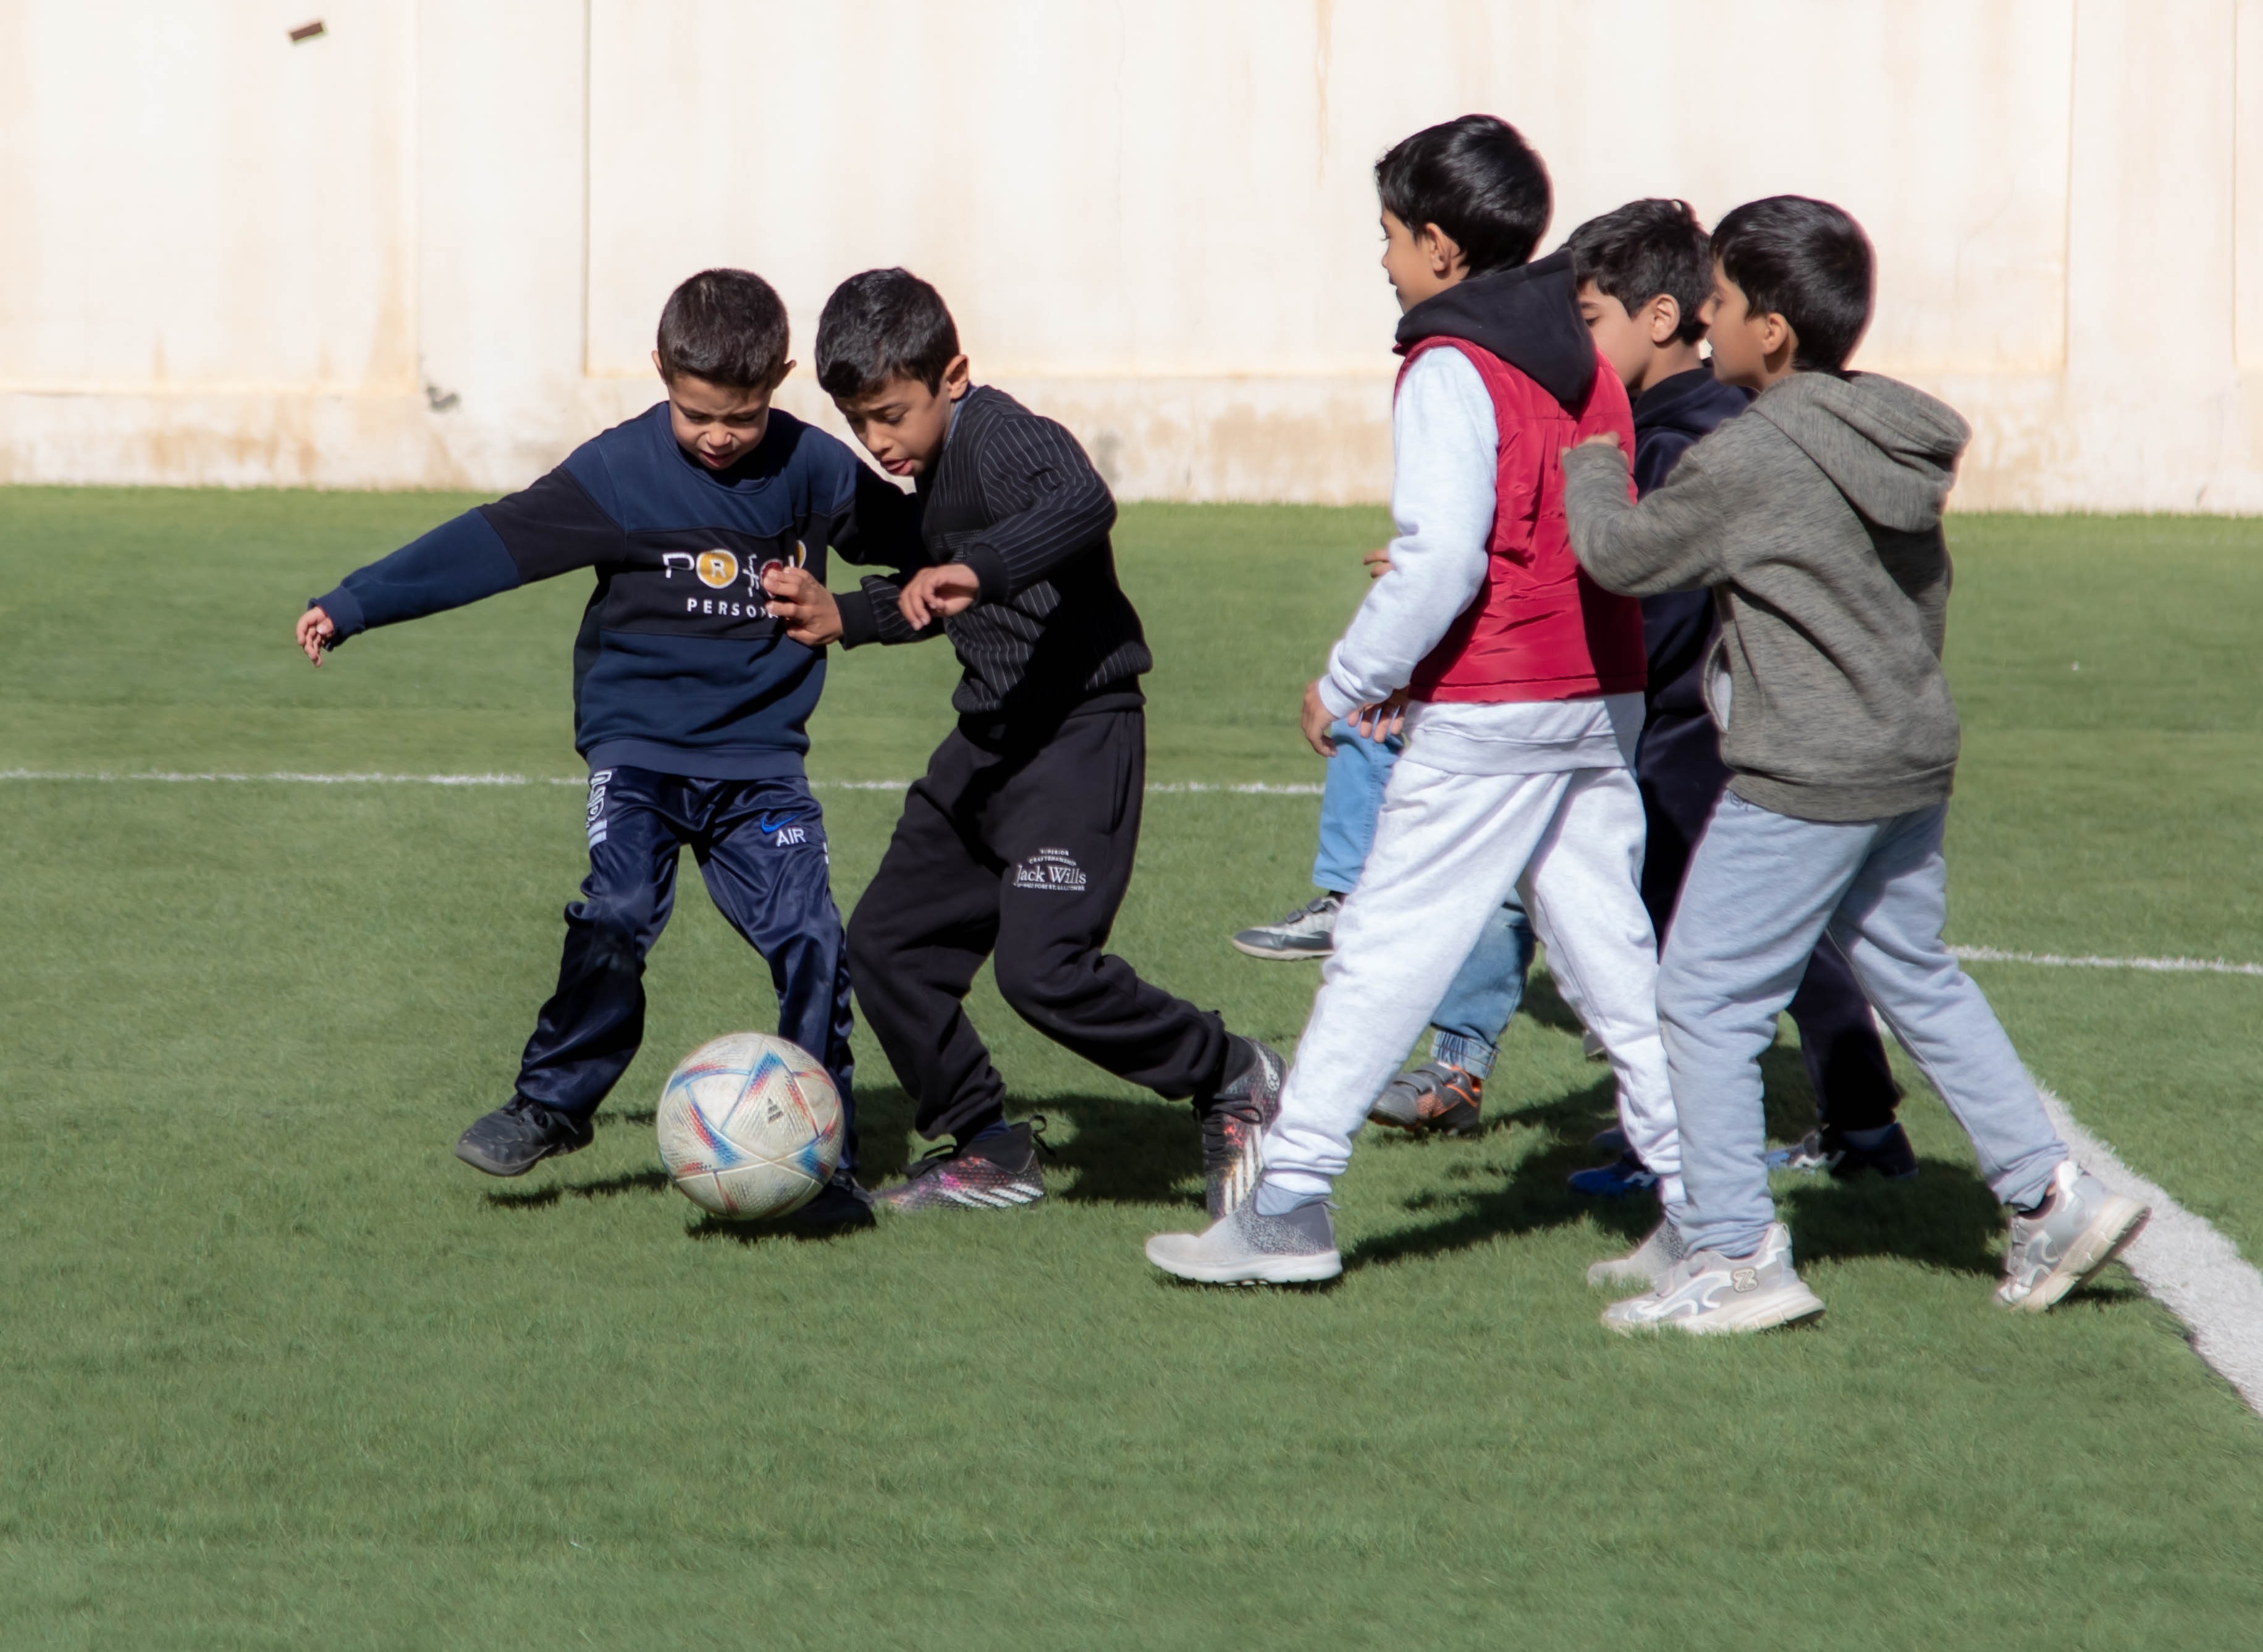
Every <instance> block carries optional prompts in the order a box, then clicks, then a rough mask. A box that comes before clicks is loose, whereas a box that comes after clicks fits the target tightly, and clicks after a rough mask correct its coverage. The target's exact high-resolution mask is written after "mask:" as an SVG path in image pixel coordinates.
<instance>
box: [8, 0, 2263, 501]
mask: <svg viewBox="0 0 2263 1652" xmlns="http://www.w3.org/2000/svg"><path fill="white" fill-rule="evenodd" d="M315 15H319V16H321V17H322V18H323V20H324V22H325V24H326V25H327V33H325V34H324V35H323V36H322V37H321V38H320V39H317V40H311V41H308V42H307V43H305V44H301V45H297V46H293V45H292V44H291V43H290V42H289V40H288V39H287V31H288V30H289V29H290V28H291V27H292V26H293V25H296V24H299V23H302V22H305V21H307V18H309V17H311V16H315ZM1471 109H1484V110H1489V111H1492V112H1496V113H1499V114H1501V115H1503V116H1505V117H1506V118H1507V119H1509V120H1513V121H1515V122H1516V123H1517V125H1519V126H1520V127H1522V128H1523V129H1524V131H1525V132H1526V133H1527V134H1528V135H1529V136H1530V137H1531V138H1532V139H1533V141H1535V142H1536V144H1537V145H1538V147H1539V148H1540V149H1541V150H1542V152H1543V153H1544V155H1545V156H1546V157H1547V158H1548V161H1549V163H1550V165H1551V170H1552V171H1553V174H1554V177H1555V179H1556V184H1557V191H1558V212H1557V219H1556V224H1555V227H1554V229H1553V231H1552V232H1551V237H1550V242H1551V244H1552V243H1553V242H1554V241H1555V240H1556V239H1558V238H1560V235H1562V234H1563V233H1564V232H1565V231H1567V230H1568V229H1569V228H1571V227H1572V226H1573V225H1574V224H1575V223H1577V222H1578V221H1580V219H1582V218H1583V217H1586V216H1587V215H1588V214H1591V213H1594V212H1598V211H1601V210H1603V209H1605V208H1607V207H1611V206H1614V205H1616V204H1617V203H1618V202H1620V201H1622V200H1623V199H1627V198H1629V197H1630V196H1633V195H1638V194H1680V195H1684V196H1687V197H1688V199H1690V200H1692V201H1693V202H1694V203H1695V205H1696V206H1697V207H1698V209H1699V211H1700V212H1701V213H1703V214H1705V215H1706V216H1708V217H1709V218H1710V217H1717V216H1718V214H1720V213H1721V212H1723V211H1724V210H1725V209H1726V208H1727V207H1731V206H1732V205H1734V204H1735V203H1736V202H1738V201H1739V200H1743V199H1749V198H1751V197H1753V196H1755V195H1761V194H1768V193H1775V192H1782V191H1787V190H1790V191H1799V192H1806V193H1812V194H1819V195H1823V196H1826V197H1828V198H1830V199H1834V200H1837V201H1839V202H1840V203H1841V204H1843V205H1845V206H1846V207H1848V208H1849V209H1850V210H1852V211H1853V212H1855V214H1857V215H1858V216H1859V217H1861V218H1862V220H1863V221H1864V222H1865V224H1866V225H1867V226H1868V227H1869V229H1870V232H1871V234H1872V236H1873V238H1874V240H1875V241H1876V243H1877V246H1878V250H1879V253H1880V257H1881V273H1880V283H1879V308H1878V315H1877V320H1876V325H1875V327H1874V329H1873V330H1872V333H1871V336H1870V337H1869V340H1868V341H1867V342H1866V344H1865V345H1864V347H1863V349H1862V353H1861V355H1860V358H1859V359H1858V365H1860V366H1868V367H1872V368H1876V369H1877V370H1879V371H1883V372H1889V373H1898V374H1901V375H1903V376H1906V377H1909V378H1911V379H1913V380H1916V381H1918V382H1920V383H1921V384H1924V385H1926V386H1927V387H1928V388H1933V389H1935V390H1936V391H1939V392H1940V393H1941V394H1944V395H1948V397H1949V399H1950V400H1952V401H1953V402H1956V404H1957V405H1958V406H1959V407H1961V408H1962V409H1964V411H1965V412H1966V413H1967V414H1968V415H1969V416H1970V417H1971V418H1972V420H1973V423H1974V424H1975V426H1976V428H1977V439H1976V442H1975V445H1974V448H1973V451H1972V454H1971V456H1970V460H1968V463H1967V466H1966V469H1965V475H1964V482H1963V488H1962V489H1960V494H1959V502H1960V503H1961V504H1963V505H1965V506H1967V507H1977V506H1992V507H2012V508H2021V509H2066V508H2079V509H2091V508H2095V509H2154V510H2203V511H2255V510H2263V0H2150V3H2148V0H1717V4H1714V5H1712V6H1709V7H1695V6H1690V5H1688V4H1686V3H1684V0H1609V3H1601V0H1588V3H1585V4H1579V5H1575V6H1567V5H1565V4H1562V3H1561V0H1397V3H1396V4H1394V3H1393V0H1144V3H1143V4H1141V5H1139V6H1137V7H1119V6H1117V5H1113V4H1099V3H1098V0H835V3H834V4H808V0H423V4H416V0H0V479H9V480H17V481H95V482H218V483H226V484H252V483H286V484H311V485H316V486H340V487H343V486H372V485H373V486H438V485H467V486H476V487H484V488H495V489H501V488H505V487H510V486H513V485H516V484H518V483H520V482H524V481H525V480H526V479H527V478H529V477H530V476H531V475H532V474H534V473H535V472H536V471H538V470H539V468H541V467H544V466H545V465H546V464H548V463H550V462H552V461H553V460H555V459H556V458H557V457H558V456H560V454H561V453H564V452H565V451H566V450H567V449H568V448H569V447H570V446H572V445H573V444H574V443H575V442H576V441H578V440H580V439H581V438H583V437H586V436H587V435H589V433H591V432H592V431H596V430H597V429H600V428H602V427H603V426H604V424H608V423H610V422H611V421H612V420H614V419H616V418H618V417H623V416H625V414H627V413H629V412H632V411H634V410H635V409H639V408H640V407H642V406H644V405H647V403H648V402H650V401H651V400H652V399H653V398H654V395H655V394H656V390H655V387H654V382H653V380H652V378H651V375H650V370H649V367H648V365H647V351H649V350H650V348H651V335H652V328H653V323H654V319H655V318H656V316H657V314H658V311H659V307H660V304H661V301H662V299H664V298H665V296H666V295H667V293H668V291H669V287H670V286H672V285H673V284H674V283H675V282H676V280H678V279H681V278H682V277H683V275H685V274H688V273H690V272H691V271H693V270H695V269H697V268H699V267H701V266H703V265H705V264H714V263H730V264H744V265H747V266H749V267H751V268H754V269H757V270H760V271H762V272H763V273H765V274H766V275H768V276H769V277H770V279H772V280H774V281H775V282H777V285H778V286H779V288H780V289H781V291H782V292H784V294H785V297H786V300H787V302H788V303H789V305H790V306H791V307H792V311H793V314H794V315H795V317H796V319H797V322H798V323H799V325H798V326H797V329H796V345H797V352H798V353H799V354H800V355H801V356H802V358H803V359H804V360H805V361H806V359H807V353H808V343H809V329H810V327H811V325H812V324H813V322H814V318H815V315H816V312H817V309H818V307H819V306H820V304H821V302H822V301H823V298H824V295H825V293H827V291H828V290H829V288H830V286H831V285H832V284H833V283H834V282H835V281H836V280H838V279H840V278H841V277H842V276H843V275H846V274H848V273H850V272H852V271H854V270H857V269H860V268H864V267H866V266H868V265H870V264H881V263H902V264H908V265H910V266H911V267H913V268H914V269H916V270H918V271H920V272H922V273H923V274H926V275H928V276H929V278H930V279H934V280H935V281H936V282H937V284H938V285H939V286H942V287H943V289H944V293H945V294H946V296H947V297H949V299H950V300H951V303H952V306H953V308H954V309H955V311H956V312H957V314H958V320H959V323H960V329H961V332H962V335H963V337H964V338H965V343H966V344H967V346H968V348H969V350H970V351H971V352H972V355H973V357H974V360H975V366H976V371H977V373H978V376H980V377H983V378H986V379H988V380H993V381H995V382H998V383H1001V384H1002V385H1005V386H1006V387H1008V388H1011V389H1013V390H1014V391H1015V392H1016V394H1019V395H1023V396H1024V397H1025V398H1026V399H1028V400H1030V402H1033V403H1035V404H1036V405H1038V406H1040V407H1041V408H1043V409H1045V410H1047V411H1050V412H1053V413H1055V414H1057V415H1059V417H1063V418H1064V419H1066V421H1067V422H1068V423H1069V424H1071V425H1072V426H1073V427H1074V428H1075V429H1076V430H1077V431H1079V433H1080V434H1081V435H1082V436H1083V438H1085V440H1086V442H1087V444H1088V446H1090V448H1091V449H1092V451H1093V453H1095V457H1096V458H1097V459H1098V460H1099V461H1100V462H1101V464H1102V466H1103V469H1104V470H1106V471H1107V473H1108V474H1109V475H1110V477H1111V479H1112V480H1113V481H1114V482H1116V484H1117V487H1118V489H1120V490H1121V491H1122V492H1123V493H1124V495H1125V496H1133V497H1139V496H1149V497H1168V498H1242V499H1306V500H1323V501H1340V500H1356V499H1371V498H1377V497H1379V496H1381V495H1382V494H1383V492H1384V490H1385V485H1386V482H1387V479H1388V475H1389V466H1390V442H1389V431H1388V426H1387V413H1388V403H1389V387H1390V377H1391V371H1392V365H1393V364H1392V358H1391V356H1390V354H1389V340H1390V334H1391V329H1392V322H1393V319H1394V316H1395V308H1394V306H1393V304H1392V299H1391V294H1390V291H1389V288H1388V286H1386V285H1385V283H1384V281H1383V279H1382V277H1381V274H1380V272H1379V271H1378V270H1377V267H1376V256H1377V250H1378V245H1377V232H1376V229H1375V210H1376V209H1375V202H1374V195H1373V188H1372V184H1371V179H1370V167H1371V165H1372V163H1373V161H1374V159H1375V156H1377V154H1378V153H1379V152H1380V151H1381V150H1382V149H1384V148H1385V146H1386V145H1387V144H1389V143H1390V142H1391V141H1392V140H1394V139H1396V138H1397V137H1399V136H1400V135H1403V134H1405V133H1406V132H1407V131H1410V130H1412V129H1413V128H1414V127H1418V126H1421V125H1423V124H1425V123H1427V122H1429V121H1432V120H1440V119H1443V118H1446V117H1448V116H1450V115H1453V114H1457V113H1460V112H1464V111H1466V110H1471ZM2243 161H2245V164H2244V165H2243V164H2242V162H2243ZM781 400H782V401H783V402H784V403H785V404H786V405H788V406H790V407H792V408H793V409H795V410H797V411H799V412H803V413H805V414H806V415H809V416H811V417H818V418H820V419H821V420H823V421H826V422H828V423H832V422H833V421H831V418H830V409H828V408H826V407H824V406H823V405H822V398H821V397H817V396H815V395H814V394H813V386H812V385H811V383H810V382H809V380H808V378H807V374H806V369H805V371H804V372H802V373H797V375H796V376H795V378H794V379H793V380H790V381H789V383H788V386H787V388H786V389H785V391H784V393H783V394H782V396H781ZM835 428H837V424H835Z"/></svg>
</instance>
